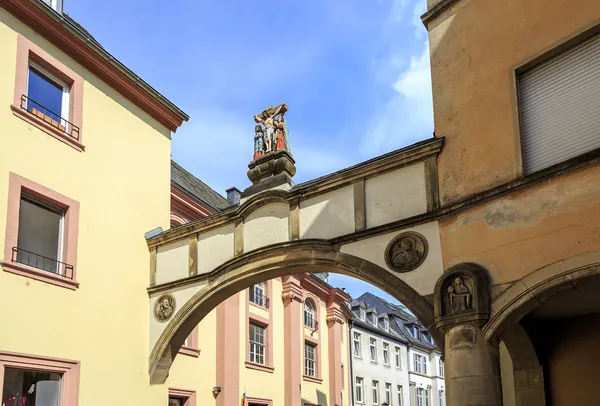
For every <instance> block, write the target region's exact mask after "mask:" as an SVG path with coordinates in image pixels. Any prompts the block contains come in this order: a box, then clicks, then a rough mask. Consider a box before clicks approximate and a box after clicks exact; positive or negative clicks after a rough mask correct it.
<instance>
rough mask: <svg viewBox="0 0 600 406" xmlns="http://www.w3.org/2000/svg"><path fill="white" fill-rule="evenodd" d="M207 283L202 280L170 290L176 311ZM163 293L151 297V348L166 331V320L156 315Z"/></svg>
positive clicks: (149, 317)
mask: <svg viewBox="0 0 600 406" xmlns="http://www.w3.org/2000/svg"><path fill="white" fill-rule="evenodd" d="M205 285H206V281H200V282H197V283H194V284H190V285H185V286H181V287H176V288H173V289H171V290H170V291H169V293H170V294H171V295H173V297H174V298H175V312H178V311H179V309H181V307H182V306H183V305H184V304H185V303H186V302H187V301H188V300H190V299H191V298H192V296H194V294H196V293H197V292H198V291H199V290H201V289H202V288H203V287H204V286H205ZM161 295H162V293H155V294H153V295H152V296H151V297H150V307H149V308H148V309H147V311H148V312H149V314H148V320H149V321H150V322H149V325H150V348H154V345H155V344H156V342H157V341H158V339H159V337H160V335H161V334H162V332H163V331H164V328H165V324H166V323H165V322H160V321H158V320H156V317H154V306H155V305H156V301H157V300H158V299H159V298H160V296H161Z"/></svg>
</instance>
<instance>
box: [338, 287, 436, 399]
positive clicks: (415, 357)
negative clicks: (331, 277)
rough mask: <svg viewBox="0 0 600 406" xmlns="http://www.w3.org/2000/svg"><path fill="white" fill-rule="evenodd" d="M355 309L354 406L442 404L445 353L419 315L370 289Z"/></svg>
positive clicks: (352, 340)
mask: <svg viewBox="0 0 600 406" xmlns="http://www.w3.org/2000/svg"><path fill="white" fill-rule="evenodd" d="M351 310H352V313H353V315H354V319H353V320H352V321H351V322H350V334H349V337H350V343H349V344H350V346H351V348H350V351H351V354H350V356H351V377H350V378H351V384H352V391H353V396H352V402H353V403H352V405H353V406H444V405H445V403H446V402H445V387H444V367H443V361H442V359H441V354H440V353H439V351H438V350H437V348H436V346H435V344H434V343H433V340H432V339H431V336H430V335H429V334H428V333H427V331H426V330H425V329H424V328H423V326H422V325H421V324H420V323H419V322H418V321H417V320H416V319H415V317H414V316H412V315H411V314H409V313H408V312H406V311H403V310H402V308H401V307H399V306H395V305H392V304H390V303H388V302H386V301H384V300H383V299H381V298H379V297H377V296H375V295H373V294H370V293H365V294H363V295H362V296H360V297H359V298H358V299H357V300H355V301H353V302H352V304H351Z"/></svg>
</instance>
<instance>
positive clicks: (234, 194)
mask: <svg viewBox="0 0 600 406" xmlns="http://www.w3.org/2000/svg"><path fill="white" fill-rule="evenodd" d="M225 192H227V202H228V203H229V204H230V205H232V206H237V205H238V204H240V196H241V194H242V192H240V190H239V189H238V188H236V187H235V186H234V187H230V188H229V189H227V190H226V191H225Z"/></svg>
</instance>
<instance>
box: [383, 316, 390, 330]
mask: <svg viewBox="0 0 600 406" xmlns="http://www.w3.org/2000/svg"><path fill="white" fill-rule="evenodd" d="M383 329H384V330H385V331H390V321H389V320H388V319H387V318H384V319H383Z"/></svg>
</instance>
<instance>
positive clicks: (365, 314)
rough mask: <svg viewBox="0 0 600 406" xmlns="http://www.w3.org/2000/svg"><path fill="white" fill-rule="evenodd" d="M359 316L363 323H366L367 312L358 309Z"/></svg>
mask: <svg viewBox="0 0 600 406" xmlns="http://www.w3.org/2000/svg"><path fill="white" fill-rule="evenodd" d="M358 315H359V317H360V319H361V320H362V321H365V318H366V317H367V312H366V311H365V309H363V308H362V307H361V308H360V309H358Z"/></svg>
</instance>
